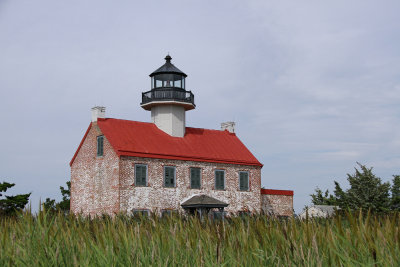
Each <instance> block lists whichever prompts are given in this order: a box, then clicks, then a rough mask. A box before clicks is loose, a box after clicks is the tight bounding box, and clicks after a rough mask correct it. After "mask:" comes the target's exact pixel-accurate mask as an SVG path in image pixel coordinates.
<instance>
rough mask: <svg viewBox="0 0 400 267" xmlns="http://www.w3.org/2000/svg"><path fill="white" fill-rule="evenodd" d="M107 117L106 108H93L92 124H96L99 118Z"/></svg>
mask: <svg viewBox="0 0 400 267" xmlns="http://www.w3.org/2000/svg"><path fill="white" fill-rule="evenodd" d="M105 117H106V107H99V106H95V107H93V108H92V122H96V121H97V119H98V118H102V119H104V118H105Z"/></svg>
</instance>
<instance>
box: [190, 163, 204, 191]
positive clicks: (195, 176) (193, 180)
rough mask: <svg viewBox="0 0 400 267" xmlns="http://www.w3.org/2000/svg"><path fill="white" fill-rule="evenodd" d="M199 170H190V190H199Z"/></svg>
mask: <svg viewBox="0 0 400 267" xmlns="http://www.w3.org/2000/svg"><path fill="white" fill-rule="evenodd" d="M200 172H201V169H200V168H190V188H192V189H200V187H201V185H200V179H201V178H200Z"/></svg>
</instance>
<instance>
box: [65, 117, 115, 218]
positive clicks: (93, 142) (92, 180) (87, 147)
mask: <svg viewBox="0 0 400 267" xmlns="http://www.w3.org/2000/svg"><path fill="white" fill-rule="evenodd" d="M99 135H102V133H101V131H100V129H99V127H98V126H97V124H96V123H93V124H92V127H91V128H90V130H89V132H88V134H87V136H86V139H85V140H84V142H83V144H82V146H81V148H80V150H79V152H78V154H77V156H76V158H75V160H74V162H73V164H72V166H71V212H73V213H82V214H83V215H92V216H93V215H96V214H97V215H98V214H102V213H108V214H114V213H117V212H119V190H118V187H119V158H118V156H117V155H116V154H115V152H114V150H113V149H112V147H111V145H110V143H109V142H108V140H107V139H106V138H104V156H102V157H97V136H99Z"/></svg>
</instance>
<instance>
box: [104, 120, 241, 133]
mask: <svg viewBox="0 0 400 267" xmlns="http://www.w3.org/2000/svg"><path fill="white" fill-rule="evenodd" d="M97 120H99V121H106V120H118V121H127V122H135V123H136V122H137V123H145V124H153V125H154V123H152V122H145V121H134V120H127V119H117V118H98V119H97ZM186 129H193V130H206V131H215V132H219V133H224V132H225V133H228V134H230V135H236V134H235V133H231V132H229V131H228V130H223V131H222V130H218V129H207V128H199V127H188V126H187V127H186ZM171 137H172V136H171Z"/></svg>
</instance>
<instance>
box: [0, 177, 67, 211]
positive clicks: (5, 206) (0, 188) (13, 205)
mask: <svg viewBox="0 0 400 267" xmlns="http://www.w3.org/2000/svg"><path fill="white" fill-rule="evenodd" d="M66 184H67V188H64V187H63V186H60V191H61V195H62V200H61V201H60V202H56V201H55V199H50V198H46V201H45V202H44V203H42V204H41V206H42V208H43V209H44V210H46V211H49V212H58V211H60V212H63V213H68V212H69V207H70V196H71V182H70V181H68V182H67V183H66ZM13 186H15V184H13V183H8V182H2V183H0V198H1V199H0V216H13V215H15V214H16V213H17V212H18V211H21V210H23V209H24V208H25V206H26V205H27V204H28V202H29V197H30V196H31V193H28V194H20V195H15V196H10V195H4V194H3V193H5V192H6V191H7V190H8V189H10V188H11V187H13Z"/></svg>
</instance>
